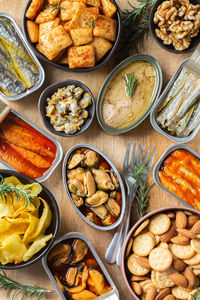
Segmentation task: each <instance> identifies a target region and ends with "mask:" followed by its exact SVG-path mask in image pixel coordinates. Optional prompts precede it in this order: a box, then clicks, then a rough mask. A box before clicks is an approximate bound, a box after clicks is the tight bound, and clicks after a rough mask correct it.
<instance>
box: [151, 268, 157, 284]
mask: <svg viewBox="0 0 200 300" xmlns="http://www.w3.org/2000/svg"><path fill="white" fill-rule="evenodd" d="M156 272H157V271H155V270H151V280H152V282H153V284H154V285H155V287H158V281H157V279H156Z"/></svg>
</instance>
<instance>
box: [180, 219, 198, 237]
mask: <svg viewBox="0 0 200 300" xmlns="http://www.w3.org/2000/svg"><path fill="white" fill-rule="evenodd" d="M196 224H197V223H196ZM193 227H194V226H193ZM176 231H177V232H178V233H180V234H181V235H183V236H185V237H187V238H189V239H195V238H196V234H195V233H194V232H192V231H189V230H187V229H176Z"/></svg>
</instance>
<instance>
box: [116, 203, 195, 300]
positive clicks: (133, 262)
mask: <svg viewBox="0 0 200 300" xmlns="http://www.w3.org/2000/svg"><path fill="white" fill-rule="evenodd" d="M121 271H122V275H123V278H124V281H125V283H126V286H127V289H128V290H129V292H130V294H131V295H132V297H133V299H136V300H140V299H141V300H143V299H145V300H158V299H166V300H175V299H188V300H192V299H198V298H196V297H197V294H199V290H198V288H199V286H200V284H199V275H200V212H199V211H197V210H195V209H193V208H189V207H180V206H179V207H178V206H177V207H167V208H161V209H158V210H155V211H153V212H150V213H149V214H147V215H146V216H144V217H143V218H141V219H140V220H139V221H138V222H137V223H136V224H135V225H134V226H133V227H132V228H131V229H130V231H129V234H128V236H127V238H126V240H125V242H124V246H123V250H122V256H121Z"/></svg>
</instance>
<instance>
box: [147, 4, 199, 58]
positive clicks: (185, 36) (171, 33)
mask: <svg viewBox="0 0 200 300" xmlns="http://www.w3.org/2000/svg"><path fill="white" fill-rule="evenodd" d="M149 27H150V31H151V34H152V35H153V37H154V39H155V41H156V42H157V43H158V44H159V45H160V46H161V47H162V48H164V49H165V50H167V51H169V52H172V53H177V54H178V53H181V54H182V53H189V52H192V51H194V50H195V48H196V47H197V46H198V44H199V42H200V34H199V32H200V1H199V0H170V1H163V0H158V1H156V2H155V4H154V6H153V7H152V9H151V13H150V18H149Z"/></svg>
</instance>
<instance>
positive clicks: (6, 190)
mask: <svg viewBox="0 0 200 300" xmlns="http://www.w3.org/2000/svg"><path fill="white" fill-rule="evenodd" d="M13 194H14V195H15V197H16V200H17V201H25V207H27V205H28V204H29V203H30V204H31V203H32V202H33V197H35V195H32V194H31V193H29V191H28V190H26V191H25V190H23V189H21V187H20V186H16V185H14V184H12V183H6V182H5V180H4V178H3V177H2V176H1V175H0V197H1V198H2V199H3V200H4V201H5V202H6V203H7V196H10V197H11V199H12V203H13V202H14V198H13Z"/></svg>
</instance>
